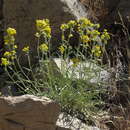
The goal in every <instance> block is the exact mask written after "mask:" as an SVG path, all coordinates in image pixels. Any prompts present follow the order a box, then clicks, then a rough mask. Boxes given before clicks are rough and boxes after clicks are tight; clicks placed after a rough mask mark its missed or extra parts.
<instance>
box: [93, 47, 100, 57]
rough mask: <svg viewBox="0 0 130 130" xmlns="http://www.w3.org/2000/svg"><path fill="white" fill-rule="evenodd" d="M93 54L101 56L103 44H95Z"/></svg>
mask: <svg viewBox="0 0 130 130" xmlns="http://www.w3.org/2000/svg"><path fill="white" fill-rule="evenodd" d="M92 54H94V56H96V57H99V56H101V54H102V51H101V46H99V45H95V46H93V48H92Z"/></svg>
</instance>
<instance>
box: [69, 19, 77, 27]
mask: <svg viewBox="0 0 130 130" xmlns="http://www.w3.org/2000/svg"><path fill="white" fill-rule="evenodd" d="M75 25H76V21H74V20H70V21H69V22H68V27H70V28H72V27H74V26H75Z"/></svg>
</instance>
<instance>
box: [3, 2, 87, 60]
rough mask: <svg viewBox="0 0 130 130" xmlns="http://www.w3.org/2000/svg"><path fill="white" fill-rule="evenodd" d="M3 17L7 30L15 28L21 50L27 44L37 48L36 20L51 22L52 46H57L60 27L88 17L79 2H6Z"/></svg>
mask: <svg viewBox="0 0 130 130" xmlns="http://www.w3.org/2000/svg"><path fill="white" fill-rule="evenodd" d="M3 15H4V24H5V28H7V27H13V28H15V29H16V30H17V38H16V42H17V43H18V46H19V49H21V48H23V46H24V45H25V44H29V45H30V46H31V48H35V46H36V44H37V40H36V38H35V36H34V34H35V32H36V28H35V20H36V19H44V18H45V19H49V20H50V22H51V27H52V36H53V39H52V42H53V44H52V46H57V44H58V43H59V35H60V29H59V26H60V25H61V24H62V23H65V22H68V21H69V20H72V19H78V18H80V17H86V16H87V14H86V12H85V8H84V7H83V6H82V5H81V4H80V3H79V2H78V1H77V0H71V1H70V0H53V1H52V0H37V1H36V0H26V1H25V0H12V1H10V0H6V1H4V3H3ZM52 48H53V47H52ZM24 60H25V59H24Z"/></svg>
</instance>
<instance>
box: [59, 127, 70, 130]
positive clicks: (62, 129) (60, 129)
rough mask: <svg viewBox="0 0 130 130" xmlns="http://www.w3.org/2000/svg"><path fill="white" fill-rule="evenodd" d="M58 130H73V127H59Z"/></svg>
mask: <svg viewBox="0 0 130 130" xmlns="http://www.w3.org/2000/svg"><path fill="white" fill-rule="evenodd" d="M56 130H71V129H69V128H63V127H57V129H56Z"/></svg>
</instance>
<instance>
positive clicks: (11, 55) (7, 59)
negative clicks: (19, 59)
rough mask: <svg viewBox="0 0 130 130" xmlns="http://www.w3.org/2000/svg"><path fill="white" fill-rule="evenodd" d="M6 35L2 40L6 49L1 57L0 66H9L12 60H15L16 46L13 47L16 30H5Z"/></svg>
mask: <svg viewBox="0 0 130 130" xmlns="http://www.w3.org/2000/svg"><path fill="white" fill-rule="evenodd" d="M6 32H7V35H6V36H5V38H4V44H5V45H6V47H7V48H8V50H7V51H5V52H4V54H3V57H2V58H1V64H2V65H4V66H8V65H11V64H12V62H13V60H14V59H15V58H16V49H17V45H15V43H14V42H15V38H14V35H16V33H17V32H16V30H15V29H14V28H7V30H6Z"/></svg>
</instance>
